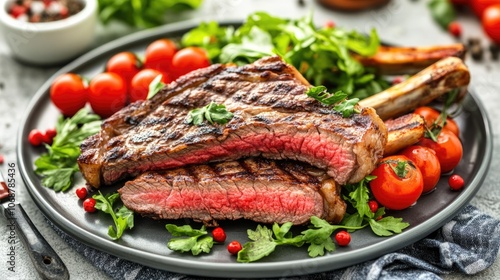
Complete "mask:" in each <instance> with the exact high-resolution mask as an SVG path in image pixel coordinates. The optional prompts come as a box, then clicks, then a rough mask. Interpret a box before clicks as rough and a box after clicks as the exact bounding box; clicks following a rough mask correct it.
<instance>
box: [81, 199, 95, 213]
mask: <svg viewBox="0 0 500 280" xmlns="http://www.w3.org/2000/svg"><path fill="white" fill-rule="evenodd" d="M95 203H96V201H95V199H93V198H92V197H89V198H87V199H85V200H84V201H83V210H85V212H89V213H93V212H95V210H96V209H95Z"/></svg>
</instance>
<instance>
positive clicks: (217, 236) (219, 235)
mask: <svg viewBox="0 0 500 280" xmlns="http://www.w3.org/2000/svg"><path fill="white" fill-rule="evenodd" d="M212 236H213V238H214V241H215V242H219V243H224V241H226V232H224V229H222V228H221V227H216V228H214V230H213V231H212Z"/></svg>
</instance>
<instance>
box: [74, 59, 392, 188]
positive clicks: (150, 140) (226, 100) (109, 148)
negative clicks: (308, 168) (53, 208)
mask: <svg viewBox="0 0 500 280" xmlns="http://www.w3.org/2000/svg"><path fill="white" fill-rule="evenodd" d="M309 86H310V85H309V84H308V83H307V81H305V80H304V78H303V77H302V76H301V75H300V74H299V73H298V71H297V70H296V69H294V68H293V67H291V66H289V65H287V64H286V63H284V62H283V61H282V60H281V59H280V58H278V57H268V58H264V59H261V60H258V61H257V62H255V63H253V64H249V65H246V66H242V67H234V66H232V67H231V66H222V65H218V66H217V65H214V66H211V67H209V68H206V69H200V70H198V71H194V72H191V73H190V74H188V75H186V76H183V77H181V78H180V79H178V80H177V81H176V82H174V83H171V84H169V85H167V86H166V87H165V88H164V89H163V90H162V91H161V92H160V93H158V94H157V95H156V96H155V97H153V99H151V100H147V101H144V102H136V103H134V104H131V105H130V106H128V107H126V108H124V109H123V110H121V111H119V112H118V113H116V114H115V115H113V116H112V117H111V118H110V119H108V120H106V121H105V122H104V124H103V129H102V130H101V132H100V133H99V134H98V136H96V137H92V138H89V139H87V140H86V141H84V143H83V144H82V154H81V156H80V157H79V159H78V163H79V166H80V169H81V171H82V174H83V175H84V177H85V179H86V180H87V181H88V183H89V184H90V185H92V186H94V187H99V186H100V185H102V184H104V185H106V184H112V183H114V182H116V181H118V180H121V179H125V178H127V177H133V176H136V175H138V174H140V173H142V172H144V171H147V170H161V169H170V168H177V167H181V166H185V165H190V164H200V163H205V162H209V161H227V160H236V159H239V158H243V157H249V156H263V157H266V158H269V159H294V160H299V161H305V162H308V163H310V164H312V165H314V166H316V167H319V168H324V169H326V170H327V171H328V173H329V175H330V176H332V177H333V178H334V179H335V180H336V181H337V182H338V183H340V184H344V183H347V182H357V181H359V180H361V179H362V178H363V177H364V176H365V175H367V174H368V173H369V172H370V171H371V170H372V169H373V168H374V166H375V163H376V162H377V161H378V159H379V158H380V157H381V156H382V154H383V148H384V146H385V142H386V141H387V131H386V128H385V126H384V124H383V123H382V121H381V120H380V119H379V118H378V116H377V115H376V114H375V111H374V110H373V109H371V108H362V109H361V113H360V114H355V115H353V116H352V117H350V118H342V116H341V115H340V114H339V113H336V112H334V111H333V110H331V109H329V108H327V107H325V106H323V105H322V104H320V103H319V102H317V101H315V100H314V99H312V98H309V97H308V96H307V95H305V94H304V93H305V91H306V90H307V89H308V88H309ZM211 101H214V102H216V103H223V104H224V105H225V106H226V108H227V109H228V110H229V111H231V112H233V114H234V117H233V119H232V120H231V121H230V122H228V123H227V124H226V125H224V126H219V125H215V126H212V125H207V124H204V125H201V126H194V125H189V124H187V123H186V117H187V114H188V112H189V111H190V110H191V109H194V108H199V107H202V106H204V105H206V104H208V103H209V102H211ZM131 119H133V121H130V120H131Z"/></svg>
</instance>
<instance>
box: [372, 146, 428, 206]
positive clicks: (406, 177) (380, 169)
mask: <svg viewBox="0 0 500 280" xmlns="http://www.w3.org/2000/svg"><path fill="white" fill-rule="evenodd" d="M403 171H404V172H403ZM372 175H375V176H377V178H375V179H373V180H372V181H370V188H371V191H372V194H373V196H374V197H375V199H376V200H377V201H378V202H379V203H380V204H382V205H383V206H384V207H386V208H388V209H393V210H402V209H405V208H408V207H410V206H412V205H413V204H414V203H415V202H416V201H417V199H418V198H419V197H420V195H421V194H422V190H423V188H424V180H423V177H422V173H420V170H418V168H417V167H416V166H415V164H414V163H413V162H412V161H411V160H410V159H409V158H407V157H405V156H402V155H394V156H388V157H385V158H383V159H382V161H381V162H380V163H379V165H378V166H377V168H375V170H373V172H372Z"/></svg>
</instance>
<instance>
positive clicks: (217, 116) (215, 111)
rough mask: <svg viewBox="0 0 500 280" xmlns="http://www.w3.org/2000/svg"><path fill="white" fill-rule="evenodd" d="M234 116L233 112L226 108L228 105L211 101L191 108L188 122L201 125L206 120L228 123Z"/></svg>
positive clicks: (212, 122)
mask: <svg viewBox="0 0 500 280" xmlns="http://www.w3.org/2000/svg"><path fill="white" fill-rule="evenodd" d="M232 118H233V113H231V112H229V111H228V110H226V106H224V105H222V104H217V103H215V102H213V101H212V102H210V104H208V105H207V106H205V107H201V108H198V109H194V110H191V111H190V112H189V114H188V117H187V122H188V123H192V124H195V125H201V124H202V123H203V122H204V121H205V120H207V121H208V122H209V123H211V124H214V123H218V124H226V123H227V122H228V121H230V120H231V119H232Z"/></svg>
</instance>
